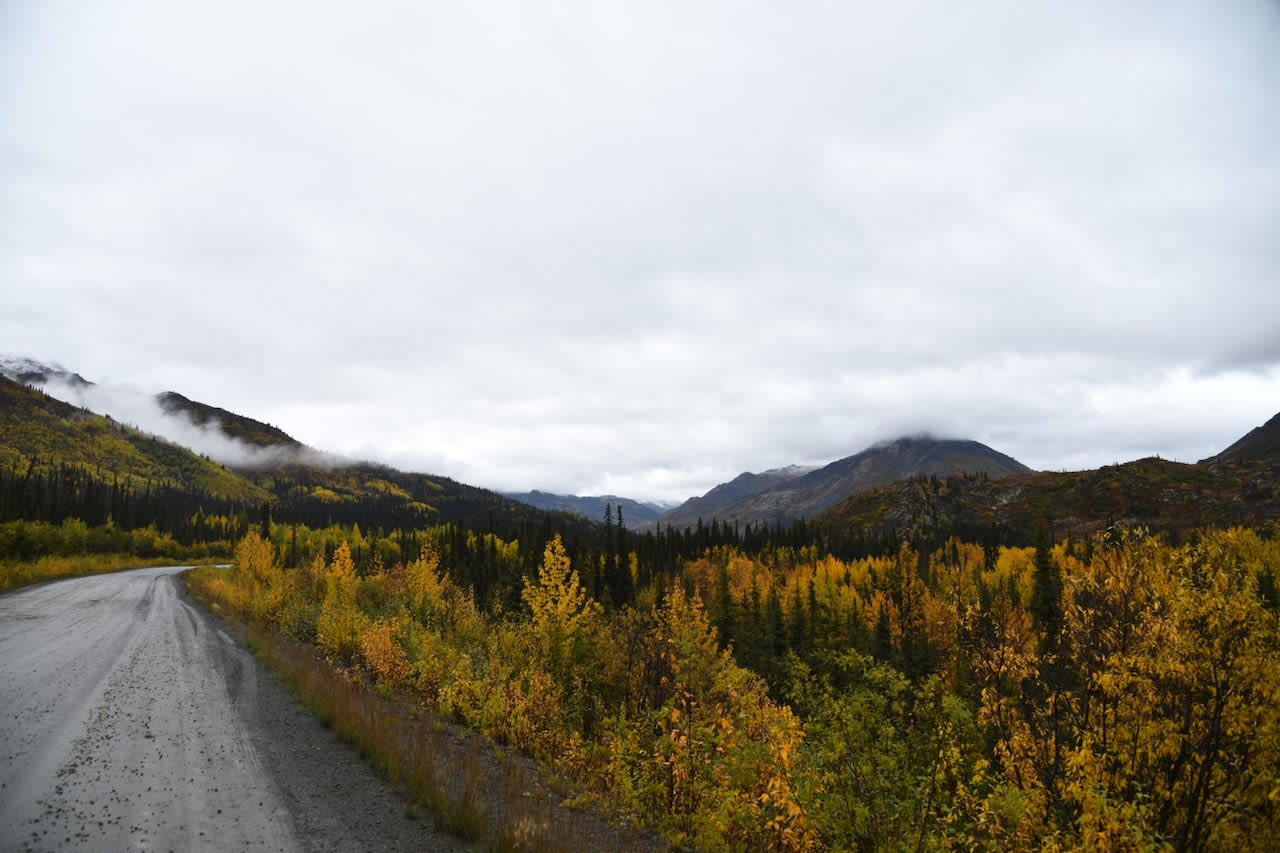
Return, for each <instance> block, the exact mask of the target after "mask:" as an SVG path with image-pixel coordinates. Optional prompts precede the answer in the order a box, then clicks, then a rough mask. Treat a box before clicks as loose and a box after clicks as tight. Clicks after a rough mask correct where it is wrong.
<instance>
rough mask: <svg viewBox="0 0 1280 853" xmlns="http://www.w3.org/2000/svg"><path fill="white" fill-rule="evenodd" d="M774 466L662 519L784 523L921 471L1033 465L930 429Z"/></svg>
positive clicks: (993, 473) (997, 472)
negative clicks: (802, 465)
mask: <svg viewBox="0 0 1280 853" xmlns="http://www.w3.org/2000/svg"><path fill="white" fill-rule="evenodd" d="M774 470H775V471H783V472H787V474H786V475H783V476H777V477H773V478H769V477H765V476H764V475H757V474H750V473H746V474H741V475H739V476H738V477H736V478H735V479H734V480H732V481H730V482H729V483H723V484H721V485H719V486H716V487H715V488H713V489H712V490H711V491H709V492H707V494H705V495H703V496H701V497H700V498H693V499H690V500H689V501H686V502H685V503H684V504H681V505H680V506H679V507H676V508H675V509H673V510H671V511H670V512H667V513H663V515H662V517H661V518H659V519H658V523H660V524H662V525H667V524H670V525H672V526H674V527H681V526H691V525H694V524H696V523H697V521H698V520H699V519H701V520H703V521H708V522H709V521H710V520H711V519H713V518H715V519H718V520H719V521H721V522H738V523H741V524H760V523H765V524H786V523H789V522H792V521H795V520H797V519H800V518H806V517H812V516H815V515H817V514H818V513H820V512H821V511H823V510H825V509H827V508H828V507H830V506H833V505H835V504H837V503H839V502H840V501H842V500H844V499H846V498H848V497H850V496H852V495H854V494H857V493H859V492H862V491H866V490H868V489H871V488H875V487H876V486H881V485H886V484H888V483H892V482H896V481H899V480H906V479H909V478H911V477H913V476H916V475H918V474H926V475H949V474H960V473H973V474H985V475H987V476H988V477H996V478H998V477H1002V476H1009V475H1013V474H1025V473H1029V472H1030V471H1031V469H1030V468H1029V467H1027V466H1026V465H1023V464H1022V463H1021V462H1019V461H1018V460H1016V459H1014V458H1013V457H1011V456H1007V455H1005V454H1003V453H1000V452H998V451H996V450H993V449H992V448H990V447H988V446H987V445H985V444H981V443H979V442H977V441H972V440H969V439H942V438H934V437H933V436H930V435H928V434H917V435H912V436H903V437H900V438H896V439H888V440H884V441H880V442H877V443H875V444H873V445H871V446H870V447H868V448H866V449H865V450H863V451H860V452H859V453H855V454H853V455H851V456H846V457H843V458H841V459H837V460H835V461H834V462H830V463H828V464H827V465H824V466H821V467H818V468H813V469H808V470H803V471H801V470H800V469H798V468H797V467H796V466H791V467H790V468H787V469H774ZM766 473H767V472H766Z"/></svg>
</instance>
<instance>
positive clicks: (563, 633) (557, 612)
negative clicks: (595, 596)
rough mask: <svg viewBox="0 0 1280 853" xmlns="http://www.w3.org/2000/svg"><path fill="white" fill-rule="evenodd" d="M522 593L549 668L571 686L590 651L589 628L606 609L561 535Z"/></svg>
mask: <svg viewBox="0 0 1280 853" xmlns="http://www.w3.org/2000/svg"><path fill="white" fill-rule="evenodd" d="M521 595H522V597H523V598H524V602H525V604H527V605H528V606H529V610H530V613H531V614H532V622H531V624H532V628H533V632H534V636H535V638H536V641H537V642H538V643H539V646H540V649H541V652H542V654H543V655H544V659H545V660H546V662H547V671H548V672H550V673H551V675H552V677H553V678H555V679H556V681H557V682H558V683H560V684H561V685H562V686H564V687H568V686H569V683H570V681H571V680H572V675H573V673H572V670H573V666H574V662H575V659H576V658H580V656H581V654H582V653H584V652H585V651H586V650H585V649H584V648H583V646H584V644H585V643H586V642H587V640H588V637H589V631H588V628H589V626H590V625H591V623H592V622H594V621H595V620H597V619H599V618H600V616H601V613H602V612H603V611H602V608H601V607H600V604H599V602H597V601H594V600H592V598H591V596H590V594H589V593H588V592H587V590H586V589H585V588H584V587H583V586H582V582H581V581H580V580H579V579H578V572H577V570H576V569H574V568H573V566H572V563H571V561H570V560H569V555H568V554H567V553H566V552H565V550H564V543H563V542H562V541H561V540H560V536H559V534H557V535H556V536H555V537H554V538H553V539H552V540H551V541H550V542H548V543H547V547H546V548H545V549H544V551H543V555H542V566H541V567H540V568H539V569H538V580H537V582H536V583H531V584H529V585H528V586H526V587H525V588H524V591H523V592H522V594H521Z"/></svg>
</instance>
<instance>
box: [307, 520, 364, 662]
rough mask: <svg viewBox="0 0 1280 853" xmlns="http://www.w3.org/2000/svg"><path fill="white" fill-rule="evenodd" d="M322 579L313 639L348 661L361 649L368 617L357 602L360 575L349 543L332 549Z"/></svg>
mask: <svg viewBox="0 0 1280 853" xmlns="http://www.w3.org/2000/svg"><path fill="white" fill-rule="evenodd" d="M324 582H325V594H324V603H323V604H322V605H321V608H320V618H319V619H318V620H317V622H316V642H317V643H318V644H319V645H320V648H322V649H323V650H324V651H325V653H326V654H328V655H329V656H330V657H331V658H334V659H336V660H339V661H343V662H350V661H352V660H353V659H355V657H356V655H358V654H359V653H360V640H361V637H362V636H363V635H364V632H365V630H366V629H367V628H368V626H369V621H370V620H369V618H368V617H367V616H365V615H364V614H363V613H361V612H360V609H359V607H358V606H357V604H356V596H357V594H358V593H359V589H360V576H359V575H357V574H356V565H355V561H354V560H353V559H352V558H351V546H349V545H348V544H347V543H346V542H343V543H342V544H341V545H339V546H338V549H337V550H336V551H335V552H334V554H333V559H332V560H331V561H330V562H329V567H328V569H327V571H326V572H325V577H324Z"/></svg>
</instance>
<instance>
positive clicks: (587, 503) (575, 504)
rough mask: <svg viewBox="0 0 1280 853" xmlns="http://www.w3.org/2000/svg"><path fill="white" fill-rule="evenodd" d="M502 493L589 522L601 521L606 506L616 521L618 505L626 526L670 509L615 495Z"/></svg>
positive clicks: (640, 522) (632, 525)
mask: <svg viewBox="0 0 1280 853" xmlns="http://www.w3.org/2000/svg"><path fill="white" fill-rule="evenodd" d="M503 494H505V495H506V496H507V497H509V498H511V499H512V500H513V501H520V502H521V503H525V504H528V505H529V506H534V507H537V508H538V509H547V510H561V511H563V512H572V513H575V514H577V515H580V516H582V517H583V518H589V519H591V520H592V521H603V520H604V517H605V509H606V508H608V509H609V511H610V512H611V513H613V518H614V519H615V520H616V519H617V513H618V510H619V508H621V510H622V521H623V524H625V525H626V526H628V527H637V526H639V525H640V524H642V523H644V522H649V521H656V520H657V519H658V517H659V516H660V515H662V513H664V512H666V511H667V510H668V509H670V508H671V507H670V505H663V504H657V503H650V502H648V501H637V500H632V499H631V498H620V497H618V496H617V495H593V496H590V497H579V496H577V495H557V494H552V493H551V492H540V491H538V490H537V489H534V490H533V491H532V492H504V493H503Z"/></svg>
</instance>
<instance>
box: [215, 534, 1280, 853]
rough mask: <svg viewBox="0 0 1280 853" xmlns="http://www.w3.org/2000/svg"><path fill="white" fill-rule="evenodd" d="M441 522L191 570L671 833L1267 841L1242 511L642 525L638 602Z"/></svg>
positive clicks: (1276, 615) (1224, 845)
mask: <svg viewBox="0 0 1280 853" xmlns="http://www.w3.org/2000/svg"><path fill="white" fill-rule="evenodd" d="M278 532H279V531H278V530H273V535H275V534H276V533H278ZM450 535H452V534H448V533H447V532H446V531H444V530H437V531H436V532H435V533H433V534H432V535H431V536H428V537H426V538H425V540H424V541H423V543H422V545H423V552H422V555H421V556H419V557H418V558H416V559H413V558H412V555H408V554H403V553H402V554H401V556H403V557H405V561H404V562H396V563H394V564H392V563H385V562H382V561H381V558H378V559H375V560H373V566H374V567H373V569H372V570H369V571H365V572H360V571H358V570H357V568H356V565H355V562H354V560H353V558H352V549H351V547H350V546H349V545H348V544H346V543H340V544H338V545H337V546H336V547H334V548H333V549H332V555H331V556H330V557H328V558H326V556H325V551H327V550H328V549H324V550H319V551H317V552H316V554H315V556H314V557H313V558H312V559H311V560H310V562H308V563H305V564H304V565H300V566H298V567H297V568H293V569H289V568H285V567H284V565H283V561H282V559H281V547H280V546H279V545H277V544H274V543H273V542H272V541H267V540H264V539H263V538H261V537H260V536H258V535H257V533H256V532H251V533H250V534H249V536H248V537H247V538H246V539H245V540H243V541H242V542H241V544H240V546H239V548H238V550H237V555H236V568H235V569H234V570H233V571H231V572H229V573H223V574H220V573H217V572H205V573H202V574H201V575H200V576H199V577H198V578H197V579H196V585H197V587H198V588H200V589H202V590H203V592H204V594H206V595H208V596H211V597H212V598H215V599H217V600H219V601H221V602H222V603H223V604H224V605H225V606H228V607H232V608H234V609H236V610H238V611H239V612H241V613H243V614H245V615H246V616H248V617H249V618H252V619H255V620H257V621H258V622H259V623H261V624H263V625H266V626H268V627H271V628H272V629H274V630H277V631H280V632H282V633H284V634H287V635H288V636H291V637H294V638H295V639H300V640H304V641H307V642H311V643H314V644H316V645H317V646H318V647H319V648H320V649H322V650H323V651H324V652H325V654H327V655H328V656H329V657H330V659H331V660H332V661H333V662H334V664H335V665H337V666H341V667H350V668H355V669H359V670H363V671H364V672H366V673H367V674H368V676H369V677H371V678H373V679H376V680H377V681H379V682H381V683H383V684H385V685H387V686H388V687H394V688H400V689H407V690H410V691H412V692H413V693H414V694H415V695H416V696H417V697H418V698H419V701H421V702H422V703H423V704H424V705H426V706H427V707H428V708H430V709H432V710H434V711H436V712H438V713H442V714H446V715H449V716H451V717H454V718H456V719H458V720H460V721H464V722H466V723H468V724H469V725H472V726H474V727H476V728H478V729H480V730H482V731H485V732H486V733H488V734H489V735H490V736H491V737H493V738H495V739H496V740H498V741H499V742H502V743H505V744H509V745H511V746H512V747H515V748H518V749H520V750H523V751H525V752H527V753H529V754H532V755H535V756H538V757H540V758H543V759H545V760H548V761H553V762H555V763H557V765H558V767H559V769H560V770H561V771H562V772H564V773H566V774H568V775H570V776H571V777H572V778H574V779H575V780H577V781H578V783H579V784H580V785H582V786H583V789H584V790H588V791H593V792H596V794H597V795H598V796H600V797H602V798H603V799H605V800H606V801H607V803H608V804H609V805H611V806H612V807H614V808H616V809H620V810H622V811H623V812H625V813H629V814H632V815H635V816H636V817H638V818H639V819H642V820H644V821H646V822H651V823H653V824H654V825H657V826H659V827H660V828H662V830H663V831H664V832H665V833H666V834H667V835H668V836H669V837H670V838H671V839H672V840H673V841H675V842H677V843H679V844H685V845H691V846H694V847H698V848H701V849H716V850H719V849H750V850H763V849H773V850H816V849H831V850H902V849H911V850H939V849H949V850H974V849H1017V850H1064V849H1096V850H1136V849H1147V850H1241V851H1243V850H1259V849H1277V846H1280V715H1277V714H1276V712H1275V709H1276V707H1280V705H1278V703H1280V598H1278V596H1277V591H1276V574H1277V571H1278V567H1280V542H1276V541H1275V540H1272V539H1269V538H1266V537H1263V536H1260V535H1258V534H1257V533H1255V532H1252V531H1249V530H1243V529H1236V530H1229V531H1206V532H1203V533H1199V534H1196V535H1195V536H1193V537H1191V539H1190V541H1188V542H1187V543H1186V544H1183V545H1180V546H1176V547H1175V546H1172V545H1169V544H1167V543H1166V542H1164V541H1163V540H1162V539H1161V538H1160V537H1157V536H1150V535H1147V534H1145V533H1144V532H1142V531H1130V530H1123V529H1115V530H1111V531H1108V532H1107V533H1106V534H1104V535H1101V536H1098V537H1095V538H1092V539H1090V540H1088V541H1083V542H1071V541H1063V542H1058V543H1050V542H1049V540H1048V538H1047V537H1045V538H1043V539H1042V540H1041V541H1040V542H1039V543H1038V544H1037V545H1036V546H1033V547H1021V548H1013V547H1001V548H998V549H996V550H995V551H994V553H991V552H990V551H989V549H987V548H985V547H983V546H982V545H978V544H973V543H967V542H963V541H960V540H957V539H952V540H948V541H947V542H945V543H943V544H942V545H941V546H939V547H937V548H933V549H917V548H915V547H913V546H912V545H910V544H908V543H902V544H900V546H899V547H898V548H897V549H895V550H893V551H892V552H891V553H889V554H883V555H875V556H864V557H860V558H856V559H851V560H845V559H841V558H839V557H836V556H835V555H832V554H830V553H823V552H822V551H821V549H819V548H817V547H816V546H814V545H809V546H804V547H791V546H777V547H772V548H765V549H762V550H760V551H759V552H757V553H754V554H752V553H748V552H746V551H745V550H744V549H742V548H741V547H739V546H736V545H728V544H722V545H718V546H713V547H711V548H709V549H707V550H706V551H705V552H704V553H703V554H702V555H700V556H698V557H696V558H692V559H683V560H681V561H680V565H679V567H678V569H677V571H675V572H674V573H673V574H671V575H666V574H661V573H660V574H658V575H656V576H655V577H654V578H653V581H652V583H651V584H650V585H648V586H646V585H645V584H644V583H643V582H642V579H641V576H640V574H639V573H638V571H637V567H638V565H639V564H640V562H641V561H640V560H639V558H638V554H637V552H636V551H635V550H634V549H633V550H631V551H630V552H628V553H627V554H626V555H625V556H626V562H628V563H630V566H631V569H630V572H631V582H632V584H633V589H634V590H635V596H634V601H633V603H630V604H614V605H613V606H611V607H608V608H606V607H604V606H602V604H601V602H600V601H599V600H598V599H597V598H596V597H595V596H593V595H592V594H591V593H590V591H589V588H588V578H590V577H593V576H594V575H595V574H596V573H597V571H599V573H600V574H601V575H602V576H603V575H604V574H605V572H606V569H607V566H605V565H603V564H602V562H601V561H602V560H603V559H604V558H605V557H606V556H607V551H597V552H592V553H593V556H591V557H590V558H588V559H585V560H584V559H582V558H581V557H579V558H575V557H574V555H573V554H572V553H571V552H570V550H568V549H567V548H566V547H565V544H564V543H563V541H562V540H561V539H560V538H559V537H558V536H553V537H552V538H551V539H550V540H549V541H548V542H547V543H546V545H545V547H544V549H543V553H542V555H541V558H540V561H539V563H538V566H537V568H536V570H535V571H533V572H531V573H529V574H527V575H525V576H524V578H523V582H522V584H521V585H520V593H519V596H518V597H517V598H516V599H515V600H514V601H511V600H506V603H503V604H501V605H499V604H498V603H496V602H495V604H494V606H492V607H490V608H489V609H487V610H486V609H484V608H482V607H481V606H479V603H478V601H477V598H476V596H475V594H474V591H473V590H472V589H471V588H469V587H468V586H466V585H465V584H464V583H462V582H460V581H458V580H455V578H454V577H453V575H452V573H451V572H450V571H448V570H446V569H445V568H444V565H443V563H444V560H443V557H442V553H441V552H442V550H443V549H446V548H452V547H458V543H459V542H462V541H467V540H468V539H469V540H470V544H468V545H466V546H465V547H467V548H469V549H470V550H471V551H472V552H473V553H477V552H479V551H489V550H492V552H493V554H494V556H493V557H492V559H494V560H496V561H498V562H500V563H501V562H503V561H506V565H507V567H508V568H509V569H510V570H512V571H514V570H515V567H516V566H517V565H519V564H520V563H521V562H522V561H523V558H522V557H521V556H520V552H521V548H520V547H519V546H518V545H517V544H516V543H513V542H506V541H499V540H498V539H496V538H495V539H493V540H491V541H489V542H486V541H484V537H485V536H486V535H487V534H474V533H472V534H467V535H466V537H463V534H461V533H460V532H458V533H457V534H456V535H457V536H459V537H463V538H458V539H455V540H453V541H450ZM616 535H617V531H616V530H615V536H616ZM470 537H474V539H471V538H470ZM626 541H630V540H627V539H624V542H626ZM637 541H638V540H637ZM632 544H634V543H632ZM363 547H369V544H368V542H367V540H366V541H365V543H364V545H363ZM620 556H621V555H620ZM509 598H510V597H508V599H509ZM704 602H705V604H704ZM766 678H767V680H766Z"/></svg>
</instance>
